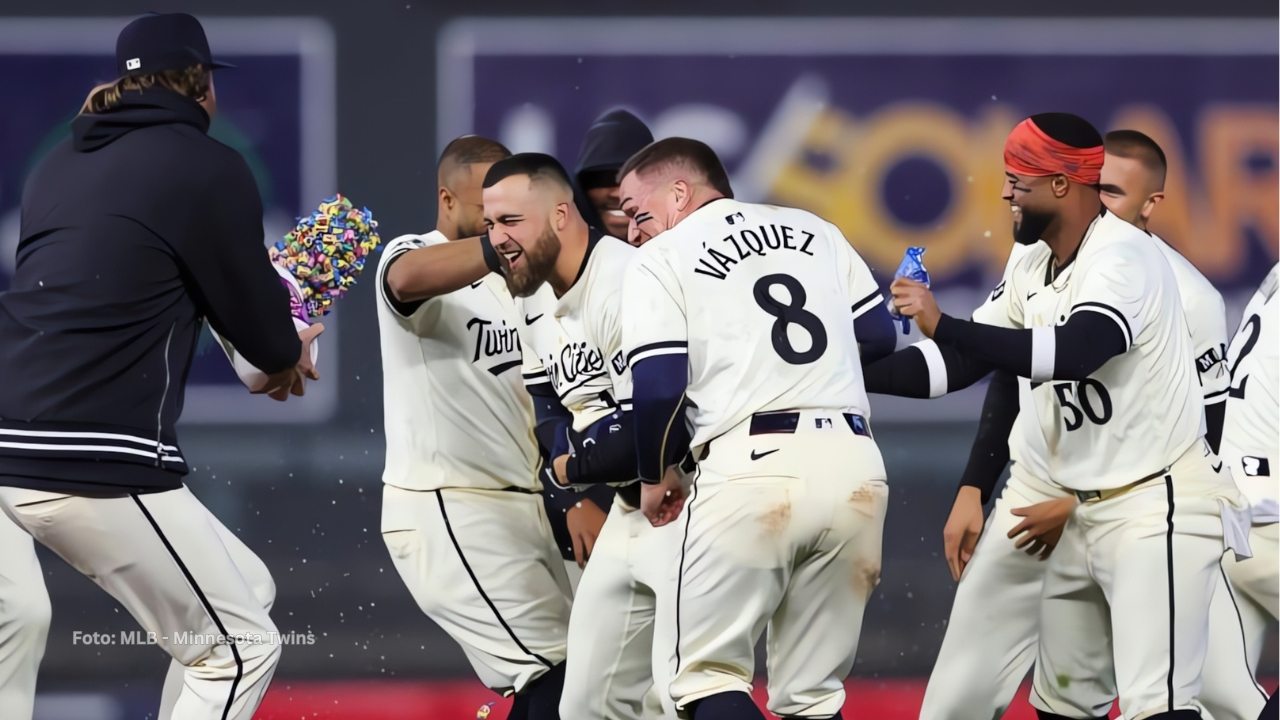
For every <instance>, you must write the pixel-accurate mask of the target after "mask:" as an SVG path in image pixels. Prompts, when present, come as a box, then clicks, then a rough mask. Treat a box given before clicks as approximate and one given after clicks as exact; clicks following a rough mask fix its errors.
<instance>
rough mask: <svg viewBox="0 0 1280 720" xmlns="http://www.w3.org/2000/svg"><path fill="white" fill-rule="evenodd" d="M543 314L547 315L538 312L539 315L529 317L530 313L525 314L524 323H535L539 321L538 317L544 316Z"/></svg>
mask: <svg viewBox="0 0 1280 720" xmlns="http://www.w3.org/2000/svg"><path fill="white" fill-rule="evenodd" d="M543 315H546V313H538V314H537V315H534V316H533V317H529V316H528V315H525V316H524V324H525V325H532V324H534V323H536V322H538V318H540V317H542V316H543Z"/></svg>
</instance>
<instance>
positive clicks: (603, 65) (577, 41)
mask: <svg viewBox="0 0 1280 720" xmlns="http://www.w3.org/2000/svg"><path fill="white" fill-rule="evenodd" d="M439 53H440V60H439V63H438V65H439V67H440V68H441V74H440V82H439V86H438V88H439V89H438V97H439V105H438V113H439V120H438V123H437V127H438V128H439V135H438V142H439V144H440V145H441V146H443V144H444V143H445V142H447V141H448V140H449V139H451V138H453V137H456V136H457V135H460V134H463V133H465V132H475V133H479V134H481V135H488V136H493V137H498V138H500V139H502V140H503V141H504V142H505V143H507V144H508V145H509V146H510V147H512V148H513V149H517V150H540V151H544V152H549V153H552V154H554V155H557V156H558V157H560V158H561V159H562V160H564V161H565V162H566V163H571V162H573V160H574V159H575V156H576V153H577V150H578V145H579V143H580V142H581V138H582V137H583V134H584V133H585V131H586V129H587V127H588V125H589V124H590V122H591V120H592V119H593V118H594V117H596V116H597V115H599V114H600V113H601V112H602V111H604V110H606V109H608V108H610V107H614V106H624V107H628V108H630V109H632V110H633V111H635V112H636V113H637V114H638V115H640V117H642V118H643V119H644V120H646V121H647V122H648V123H649V124H650V125H651V127H652V128H653V130H654V134H655V136H657V137H663V136H669V135H687V136H690V137H694V138H698V139H701V140H704V141H706V142H708V143H709V144H711V145H712V146H713V147H714V148H715V149H716V150H717V151H718V152H719V154H720V156H721V157H722V158H723V159H724V161H725V163H726V165H727V166H728V169H729V171H730V173H731V175H732V178H733V184H734V186H735V189H736V190H737V193H738V195H739V196H740V197H742V198H744V199H748V200H771V201H775V202H778V203H781V204H786V205H794V206H799V207H803V208H806V209H809V210H812V211H814V212H816V213H818V214H819V215H822V216H823V217H825V218H827V219H829V220H831V221H832V222H834V223H836V224H837V225H839V226H840V227H841V229H842V230H843V231H844V233H845V235H846V236H847V237H848V238H849V240H850V241H851V242H852V243H853V244H854V245H855V246H856V247H857V248H858V250H859V252H861V253H862V254H863V256H864V257H866V258H867V259H868V261H869V262H871V264H872V265H873V267H875V268H877V269H878V270H879V271H880V272H881V277H882V279H885V278H886V277H887V276H888V275H889V274H891V273H892V272H893V270H894V268H896V267H897V265H898V262H899V260H901V258H902V253H903V250H904V249H905V248H906V247H907V246H908V245H924V246H926V247H927V248H928V255H927V256H926V263H927V265H928V266H929V269H930V270H931V271H932V273H933V277H934V280H935V283H936V285H937V287H938V288H939V289H941V290H944V291H946V290H949V291H957V290H963V289H968V290H974V289H978V290H985V289H987V287H988V284H989V283H990V280H991V279H992V278H993V277H995V276H997V275H998V274H999V272H1000V270H1001V269H1002V268H1003V266H1004V262H1005V260H1006V258H1007V256H1008V250H1009V246H1010V244H1011V236H1010V219H1009V210H1008V205H1007V203H1004V202H1002V201H1001V199H1000V187H1001V183H1002V181H1003V163H1002V148H1003V145H1004V138H1005V136H1006V135H1007V133H1008V131H1009V130H1010V129H1011V128H1012V127H1013V125H1014V124H1015V123H1016V122H1017V121H1018V120H1020V119H1021V118H1023V117H1025V116H1027V115H1030V114H1034V113H1037V112H1047V111H1057V110H1067V111H1071V112H1075V113H1077V114H1080V115H1083V116H1085V117H1087V118H1088V119H1090V120H1091V121H1092V122H1093V123H1094V124H1095V125H1097V126H1098V127H1099V128H1100V129H1102V130H1104V131H1105V130H1111V129H1118V128H1134V129H1138V130H1141V131H1143V132H1145V133H1147V134H1149V135H1151V136H1152V137H1153V138H1155V139H1156V140H1157V142H1159V143H1160V144H1161V145H1162V146H1163V147H1164V149H1165V151H1166V153H1167V154H1168V156H1169V161H1170V173H1169V181H1168V186H1167V200H1166V201H1165V203H1164V204H1162V205H1161V206H1160V208H1159V210H1158V211H1157V213H1156V217H1157V220H1156V222H1155V223H1154V227H1153V229H1154V230H1156V231H1157V232H1158V233H1160V234H1161V235H1163V236H1164V237H1165V238H1166V239H1167V240H1169V241H1170V242H1171V243H1172V244H1173V245H1174V246H1175V247H1177V248H1178V249H1179V250H1181V251H1182V252H1183V253H1184V254H1185V255H1186V256H1187V257H1188V258H1189V259H1190V260H1192V261H1193V262H1194V263H1195V264H1196V265H1197V266H1198V267H1199V268H1200V269H1201V270H1202V271H1203V272H1205V274H1206V275H1207V276H1208V277H1209V278H1210V279H1211V280H1212V281H1213V282H1214V283H1215V284H1216V285H1217V286H1218V287H1219V288H1220V289H1222V290H1223V291H1224V292H1226V293H1227V294H1228V295H1231V296H1240V295H1247V294H1248V293H1251V292H1252V291H1253V290H1254V289H1255V288H1256V286H1257V284H1258V283H1259V282H1260V281H1261V279H1262V277H1263V276H1264V275H1265V274H1266V271H1267V269H1268V268H1269V266H1270V265H1271V264H1272V263H1274V262H1275V260H1276V243H1277V220H1276V217H1277V216H1276V203H1275V199H1276V194H1277V174H1276V168H1277V136H1276V127H1277V114H1276V93H1277V90H1276V88H1277V70H1276V68H1277V65H1276V38H1275V28H1274V27H1272V26H1269V25H1268V24H1266V23H1257V22H1250V21H1231V20H1208V21H1206V20H1170V19H1123V20H1101V19H1099V20H1059V21H1054V22H1045V21H1043V20H1030V19H1027V20H1021V19H858V18H835V19H831V18H821V19H783V18H770V19H741V18H736V19H735V18H724V19H714V18H702V19H679V20H677V19H674V18H672V19H662V18H646V19H625V20H620V19H609V20H590V19H562V18H560V19H536V20H533V19H513V20H503V19H492V20H482V19H469V20H460V21H455V22H454V23H451V24H450V25H448V26H446V27H445V28H444V29H443V30H442V32H441V35H440V43H439ZM977 297H978V296H973V295H971V296H969V297H967V298H961V297H960V296H957V297H956V298H955V299H954V300H953V302H956V303H958V304H959V303H963V302H966V301H968V302H971V303H974V302H976V301H977ZM1237 302H1238V301H1237Z"/></svg>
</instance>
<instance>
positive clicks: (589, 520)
mask: <svg viewBox="0 0 1280 720" xmlns="http://www.w3.org/2000/svg"><path fill="white" fill-rule="evenodd" d="M606 517H607V516H606V515H605V514H604V511H603V510H601V509H600V506H599V505H596V504H595V503H593V502H591V501H590V500H588V499H586V498H583V499H581V500H579V501H578V502H577V503H575V504H574V506H573V507H571V508H569V511H568V512H567V513H565V516H564V520H565V523H566V524H567V525H568V526H569V537H570V538H572V539H573V559H574V560H577V561H578V567H586V566H587V561H588V560H590V559H591V551H592V550H594V549H595V547H596V538H598V537H600V528H602V527H604V520H605V518H606Z"/></svg>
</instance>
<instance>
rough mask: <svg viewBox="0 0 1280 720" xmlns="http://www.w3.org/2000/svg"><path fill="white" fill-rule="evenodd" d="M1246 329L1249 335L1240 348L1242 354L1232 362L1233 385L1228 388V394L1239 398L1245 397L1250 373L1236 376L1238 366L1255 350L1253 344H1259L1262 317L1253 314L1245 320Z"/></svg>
mask: <svg viewBox="0 0 1280 720" xmlns="http://www.w3.org/2000/svg"><path fill="white" fill-rule="evenodd" d="M1245 329H1246V331H1247V332H1248V333H1249V337H1247V338H1245V340H1244V345H1243V346H1242V347H1241V348H1240V354H1239V355H1237V356H1236V361H1235V362H1234V363H1232V364H1231V370H1230V374H1231V386H1230V387H1229V388H1227V395H1229V396H1230V397H1233V398H1236V399H1237V400H1242V399H1244V385H1245V383H1246V382H1248V381H1249V374H1248V373H1245V374H1244V375H1242V376H1241V377H1238V378H1237V377H1236V368H1238V367H1240V361H1241V360H1244V359H1245V358H1246V357H1248V355H1249V353H1251V352H1253V346H1254V345H1257V344H1258V335H1259V334H1261V333H1262V318H1261V317H1259V316H1257V315H1253V316H1251V317H1250V318H1249V319H1248V320H1247V321H1246V322H1245Z"/></svg>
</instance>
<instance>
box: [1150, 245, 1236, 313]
mask: <svg viewBox="0 0 1280 720" xmlns="http://www.w3.org/2000/svg"><path fill="white" fill-rule="evenodd" d="M1150 237H1151V241H1152V243H1154V244H1155V246H1156V249H1157V250H1159V251H1160V254H1161V255H1163V256H1164V259H1165V260H1166V261H1167V262H1168V263H1169V269H1170V270H1172V271H1173V279H1174V281H1175V282H1177V284H1178V293H1179V294H1180V295H1181V296H1182V304H1183V305H1186V306H1188V307H1198V306H1201V305H1206V304H1209V305H1217V306H1222V305H1223V302H1222V293H1219V292H1218V289H1217V288H1215V287H1214V286H1213V283H1211V282H1209V278H1207V277H1205V276H1204V273H1202V272H1200V270H1199V269H1198V268H1197V267H1196V266H1195V265H1193V264H1192V263H1191V261H1190V260H1188V259H1187V258H1186V257H1185V256H1184V255H1183V254H1182V253H1180V252H1178V251H1177V250H1176V249H1174V247H1173V246H1172V245H1170V244H1169V243H1167V242H1165V241H1164V239H1163V238H1161V237H1160V236H1158V235H1156V234H1155V233H1152V234H1151V236H1150Z"/></svg>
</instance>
